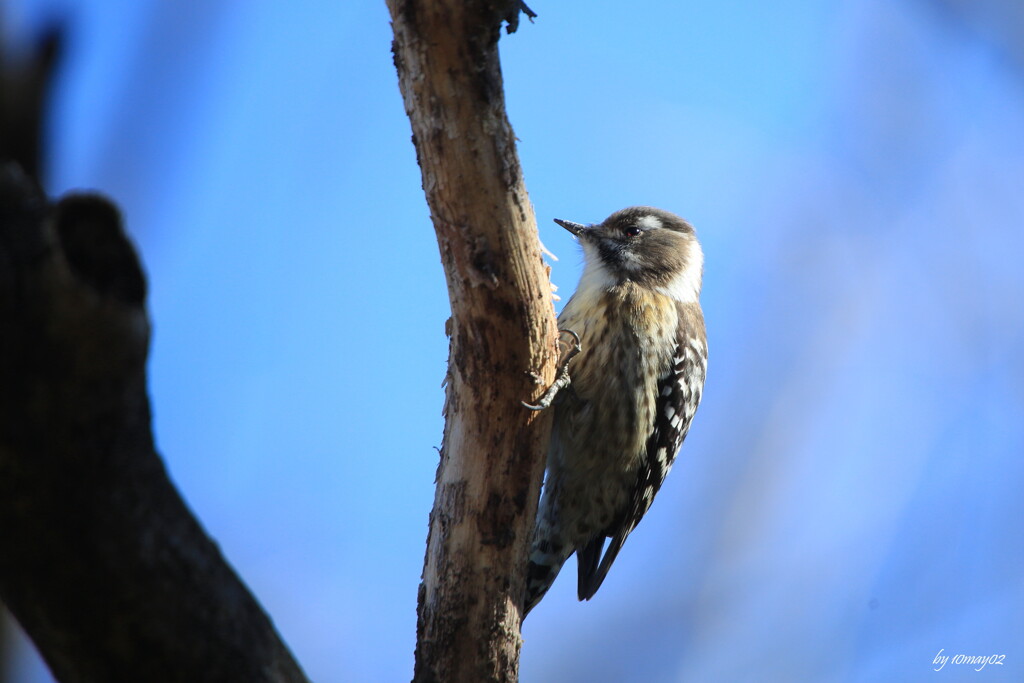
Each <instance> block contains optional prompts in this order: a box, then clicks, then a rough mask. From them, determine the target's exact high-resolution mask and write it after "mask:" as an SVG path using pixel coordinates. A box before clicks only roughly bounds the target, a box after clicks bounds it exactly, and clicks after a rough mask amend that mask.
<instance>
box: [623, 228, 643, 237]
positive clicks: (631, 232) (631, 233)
mask: <svg viewBox="0 0 1024 683" xmlns="http://www.w3.org/2000/svg"><path fill="white" fill-rule="evenodd" d="M622 232H624V233H625V234H626V237H636V236H637V235H639V234H640V228H638V227H636V226H635V225H630V226H627V227H625V228H623V229H622Z"/></svg>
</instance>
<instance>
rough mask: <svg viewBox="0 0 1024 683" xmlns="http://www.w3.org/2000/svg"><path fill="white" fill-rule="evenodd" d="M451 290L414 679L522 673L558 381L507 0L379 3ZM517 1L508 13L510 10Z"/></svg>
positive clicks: (511, 678) (551, 312) (509, 678)
mask: <svg viewBox="0 0 1024 683" xmlns="http://www.w3.org/2000/svg"><path fill="white" fill-rule="evenodd" d="M388 7H389V9H390V11H391V18H392V26H393V29H394V33H395V41H394V46H393V50H394V54H395V65H396V67H397V69H398V76H399V84H400V87H401V91H402V95H403V98H404V100H405V109H406V112H407V113H408V115H409V119H410V121H411V122H412V130H413V142H414V144H415V146H416V152H417V156H418V159H419V164H420V168H421V170H422V175H423V189H424V191H425V193H426V196H427V203H428V204H429V206H430V211H431V217H432V219H433V222H434V228H435V230H436V232H437V239H438V244H439V246H440V250H441V260H442V263H443V265H444V270H445V275H446V278H447V282H448V294H449V297H450V299H451V307H452V318H451V321H450V325H449V333H450V335H451V349H450V356H449V365H448V377H447V395H446V401H445V417H446V422H445V433H444V447H443V449H442V454H441V463H440V466H439V468H438V473H437V491H436V496H435V500H434V509H433V511H432V513H431V516H430V532H429V537H428V540H427V555H426V560H425V563H424V570H423V582H422V584H421V585H420V592H419V606H418V624H417V639H418V640H417V646H416V671H415V680H416V681H445V682H456V681H473V682H474V683H476V682H480V681H515V680H517V678H518V666H519V647H520V643H521V640H520V636H519V629H520V625H521V610H522V599H523V594H524V586H525V570H526V556H527V548H528V544H529V542H530V537H531V533H532V526H533V521H534V517H535V515H536V506H537V497H538V493H539V489H540V481H541V474H542V471H543V467H544V455H545V452H546V447H547V439H548V435H549V430H550V423H549V416H548V415H546V414H544V413H540V414H536V413H532V412H530V411H528V410H526V409H524V408H523V406H522V405H521V403H520V401H522V400H533V399H536V397H537V396H538V395H539V394H540V393H541V391H542V390H543V388H544V386H543V385H546V384H548V383H550V382H551V381H552V380H553V379H554V363H555V356H556V348H555V339H556V327H555V317H554V308H553V306H552V303H551V288H550V284H549V279H548V273H547V268H546V266H545V265H544V264H543V261H542V256H541V247H540V243H539V240H538V238H537V228H536V224H535V219H534V216H533V209H532V207H531V206H530V203H529V200H528V197H527V194H526V188H525V186H524V184H523V179H522V173H521V170H520V165H519V160H518V157H517V155H516V151H515V137H514V134H513V132H512V128H511V126H510V125H509V122H508V118H507V117H506V114H505V103H504V93H503V89H502V79H501V69H500V65H499V61H498V51H497V44H498V37H499V35H500V28H501V22H502V19H503V18H504V19H507V18H510V17H514V16H515V13H516V12H518V8H519V3H516V2H511V3H509V2H485V1H480V0H477V1H470V0H388ZM510 12H511V14H510Z"/></svg>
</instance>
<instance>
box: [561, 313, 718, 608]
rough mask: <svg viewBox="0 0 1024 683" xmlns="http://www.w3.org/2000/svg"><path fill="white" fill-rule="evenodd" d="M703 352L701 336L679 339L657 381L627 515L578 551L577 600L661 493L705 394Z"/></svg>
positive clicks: (590, 591)
mask: <svg viewBox="0 0 1024 683" xmlns="http://www.w3.org/2000/svg"><path fill="white" fill-rule="evenodd" d="M702 327H703V326H702ZM701 332H703V329H701ZM707 353H708V349H707V343H706V341H705V339H704V335H703V334H694V335H692V336H691V335H687V336H685V337H683V338H680V339H679V341H678V343H677V345H676V350H675V354H674V355H673V359H672V367H671V369H670V371H669V374H667V375H666V376H665V377H663V378H662V379H661V380H660V381H659V382H658V403H657V414H656V417H655V421H654V429H653V430H652V432H651V436H650V438H648V440H647V458H646V460H645V461H644V463H643V464H642V465H641V467H640V470H639V472H638V474H637V482H636V486H635V487H634V489H633V498H632V501H631V502H630V505H629V507H628V508H627V509H626V511H625V514H624V515H623V516H622V517H620V518H619V519H618V520H616V522H615V523H614V524H613V526H612V527H610V528H609V529H607V530H606V532H605V534H604V536H599V537H598V538H596V539H594V541H592V542H591V543H589V544H588V545H587V547H586V548H583V549H582V550H580V551H579V552H578V561H579V568H580V572H579V585H578V593H579V598H580V600H589V599H590V598H591V597H593V596H594V593H596V592H597V589H598V588H600V587H601V584H602V583H603V582H604V577H605V576H606V575H607V574H608V570H609V569H610V568H611V566H612V563H613V562H614V561H615V557H616V556H617V555H618V554H619V550H621V549H622V544H623V543H625V542H626V537H627V536H629V534H630V533H631V532H632V531H633V529H635V528H636V525H637V524H639V523H640V520H641V519H643V516H644V514H646V513H647V510H648V509H649V508H650V507H651V502H653V500H654V495H655V494H656V493H657V492H658V490H659V489H661V485H662V484H663V483H664V481H665V477H667V476H668V473H669V470H670V469H672V463H673V462H675V459H676V454H677V453H678V452H679V447H680V446H681V445H682V443H683V439H685V438H686V433H687V432H688V431H689V429H690V422H692V421H693V416H694V414H695V413H696V412H697V406H698V405H699V404H700V399H701V394H702V392H703V391H704V378H705V376H706V375H707V358H708V356H707ZM605 537H609V538H611V542H610V543H609V544H608V548H607V549H606V550H605V551H604V557H603V558H602V557H601V551H602V549H603V546H604V538H605ZM599 559H600V564H599V563H598V560H599Z"/></svg>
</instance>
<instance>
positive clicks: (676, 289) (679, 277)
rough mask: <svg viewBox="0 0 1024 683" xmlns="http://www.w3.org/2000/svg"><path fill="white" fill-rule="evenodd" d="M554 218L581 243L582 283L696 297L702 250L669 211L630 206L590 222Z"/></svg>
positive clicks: (689, 228) (687, 298)
mask: <svg viewBox="0 0 1024 683" xmlns="http://www.w3.org/2000/svg"><path fill="white" fill-rule="evenodd" d="M555 222H556V223H558V224H559V225H561V226H562V227H563V228H565V229H566V230H568V231H569V232H571V233H572V234H574V235H575V236H576V237H577V238H578V239H579V241H580V244H581V245H582V246H583V253H584V256H585V257H586V266H585V270H584V274H583V277H584V280H585V281H589V282H592V283H593V284H595V285H598V286H602V287H604V288H610V287H613V286H616V285H619V284H622V283H623V282H626V281H632V282H635V283H636V284H638V285H640V286H641V287H646V288H649V289H652V290H655V291H659V292H662V293H664V294H668V295H669V296H671V297H672V298H674V299H676V300H678V301H682V302H695V301H697V299H698V297H699V296H700V287H701V277H702V273H703V269H704V254H703V252H702V251H701V248H700V243H699V242H698V241H697V235H696V233H695V232H694V230H693V226H692V225H690V224H689V223H687V222H686V221H685V220H683V219H682V218H680V217H679V216H677V215H675V214H674V213H670V212H668V211H663V210H661V209H655V208H653V207H650V206H632V207H630V208H628V209H622V210H621V211H616V212H615V213H613V214H612V215H611V216H608V218H606V219H605V220H604V221H603V222H601V223H597V224H594V225H582V224H580V223H573V222H572V221H565V220H561V219H558V218H556V219H555Z"/></svg>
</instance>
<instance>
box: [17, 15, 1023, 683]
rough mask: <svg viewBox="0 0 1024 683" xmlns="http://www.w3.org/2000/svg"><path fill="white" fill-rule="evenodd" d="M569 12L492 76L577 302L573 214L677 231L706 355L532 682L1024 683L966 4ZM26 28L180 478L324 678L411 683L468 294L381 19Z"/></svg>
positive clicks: (979, 91)
mask: <svg viewBox="0 0 1024 683" xmlns="http://www.w3.org/2000/svg"><path fill="white" fill-rule="evenodd" d="M548 5H550V6H546V5H544V4H541V3H540V2H539V1H538V2H533V3H531V6H532V7H533V9H535V10H536V11H537V12H538V13H539V15H540V16H539V17H538V19H537V21H536V23H534V24H529V23H524V24H523V25H522V26H521V28H520V31H519V32H518V33H517V34H515V35H513V36H508V37H503V38H502V42H501V47H502V62H503V67H504V73H505V86H506V94H507V105H508V110H509V115H510V118H511V120H512V124H513V126H514V128H515V130H516V133H517V135H518V137H519V139H520V142H519V153H520V155H521V158H522V162H523V169H524V173H525V176H526V183H527V187H528V189H529V190H530V193H531V199H532V201H533V203H534V206H535V209H536V213H537V217H538V221H539V225H540V232H541V238H542V240H543V241H544V243H545V244H546V246H547V247H548V248H549V249H550V250H551V251H553V252H554V253H555V254H557V255H558V257H559V259H560V260H559V261H558V262H557V263H554V264H553V273H552V278H553V281H554V282H555V284H556V285H558V286H559V288H560V293H562V294H563V295H567V294H568V293H569V292H571V291H572V288H573V287H574V286H575V282H576V279H577V278H578V275H579V268H580V255H579V252H578V249H577V247H576V246H575V245H574V244H573V242H572V240H571V238H570V237H569V235H568V234H566V233H565V232H564V231H562V230H560V229H559V228H557V227H556V226H555V225H554V224H553V223H551V219H552V218H555V217H558V218H567V219H571V220H577V221H581V222H592V221H597V220H601V219H602V218H604V217H605V216H606V215H607V214H609V213H611V212H612V211H614V210H616V209H619V208H622V207H624V206H628V205H632V204H652V205H656V206H661V207H663V208H666V209H669V210H672V211H675V212H677V213H679V214H681V215H683V216H685V217H687V218H689V219H690V220H691V221H692V222H693V223H694V224H695V226H696V227H697V230H698V234H699V236H700V238H701V240H702V242H703V245H704V249H705V253H706V267H705V288H704V295H703V302H704V309H705V312H706V316H707V320H708V328H709V344H710V352H711V361H710V368H709V377H708V384H707V388H706V391H705V396H704V403H703V405H702V406H701V409H700V411H699V412H698V415H697V417H696V419H695V422H694V426H693V429H692V431H691V434H690V436H689V438H688V440H687V443H686V444H685V446H684V448H683V452H682V455H681V456H680V458H679V460H678V462H677V465H676V467H675V469H674V471H673V474H672V476H670V477H669V479H668V481H667V483H666V486H665V488H664V489H663V491H662V493H661V494H660V495H659V498H658V502H657V503H656V504H655V505H654V507H653V508H652V511H651V512H650V514H649V515H648V516H647V518H645V520H644V523H643V524H642V525H641V526H640V528H639V529H638V530H637V532H636V533H635V534H633V536H631V538H630V541H629V543H628V544H627V546H626V548H625V549H624V551H623V553H622V555H620V557H619V559H618V560H617V561H616V566H615V568H614V570H613V571H612V572H611V573H610V575H609V578H608V580H607V581H606V583H605V585H604V586H603V587H602V589H601V592H600V593H599V594H598V595H597V596H596V598H595V599H594V600H593V601H591V602H589V603H585V604H577V603H576V601H575V596H574V588H573V583H574V582H573V581H572V580H571V576H570V577H569V579H568V580H567V579H564V578H563V579H562V580H560V581H558V582H557V583H556V585H555V588H554V589H553V590H552V592H551V593H550V594H549V596H548V597H547V598H546V599H545V601H544V603H542V605H541V606H540V607H539V608H538V609H537V610H535V611H534V612H533V613H532V614H531V616H530V619H529V620H528V621H527V623H526V626H525V630H524V638H525V644H524V647H523V655H522V680H523V681H524V682H525V681H598V682H600V681H634V680H635V681H641V680H642V681H666V682H669V681H681V680H688V681H744V680H749V681H761V680H793V681H798V680H808V681H824V680H829V681H833V680H834V681H873V680H901V681H916V680H926V679H930V677H932V676H935V675H937V674H936V673H935V672H934V671H933V670H932V669H933V667H934V666H935V665H933V663H932V662H933V659H934V658H935V656H936V654H937V653H938V652H939V651H940V650H944V652H945V654H947V655H956V654H961V653H962V654H968V655H980V654H984V655H988V654H1005V655H1006V659H1005V664H1004V665H1002V666H998V665H993V666H990V667H988V668H986V669H985V671H984V672H978V673H976V672H974V671H973V670H971V669H970V668H969V667H967V666H965V665H955V664H948V665H947V666H946V668H945V669H944V672H943V675H946V676H947V678H951V679H954V680H968V679H970V680H973V678H971V677H972V676H980V675H984V676H986V677H988V678H990V679H993V680H1011V679H1012V680H1018V679H1019V678H1020V677H1021V668H1020V667H1021V656H1022V655H1024V651H1022V649H1021V645H1020V643H1021V642H1024V617H1022V616H1021V615H1022V614H1024V609H1022V608H1024V587H1022V584H1021V579H1020V577H1021V576H1022V572H1024V537H1022V535H1021V533H1020V530H1019V526H1020V523H1019V520H1020V519H1021V517H1022V513H1024V502H1022V499H1021V497H1020V495H1019V491H1020V488H1021V483H1022V481H1024V464H1022V462H1024V461H1022V460H1021V458H1020V455H1021V452H1022V450H1024V394H1022V392H1021V387H1022V386H1024V363H1022V358H1021V352H1020V349H1021V348H1024V306H1022V305H1021V294H1022V292H1024V275H1022V270H1021V269H1020V267H1019V259H1020V254H1021V253H1024V237H1022V231H1021V229H1020V226H1021V224H1022V219H1024V192H1022V191H1021V190H1022V187H1021V179H1022V178H1024V134H1022V133H1024V96H1022V93H1024V89H1022V85H1024V69H1022V68H1021V65H1022V63H1024V62H1022V61H1021V60H1016V61H1015V58H1014V56H1013V53H1012V52H1008V51H1007V49H1006V44H1005V43H1000V42H999V40H998V38H999V36H1000V35H1001V34H1000V33H999V32H998V31H995V32H993V31H991V30H986V28H985V27H986V26H987V27H989V28H991V26H992V25H993V24H992V23H991V20H990V19H987V20H986V21H989V22H990V23H988V24H986V23H984V22H981V23H978V21H975V19H977V17H976V16H974V15H971V14H969V13H968V14H964V13H963V11H965V10H963V7H964V6H963V5H962V4H961V3H958V2H954V1H953V0H933V1H929V0H889V1H886V2H883V1H882V0H857V1H854V0H843V1H841V2H837V3H819V2H810V1H809V0H803V1H798V0H791V1H789V2H780V3H772V4H771V5H770V7H769V5H768V4H765V3H761V5H760V8H758V7H754V3H740V2H719V3H713V2H691V3H674V2H648V3H637V4H635V5H633V6H629V7H628V8H626V7H625V6H621V5H611V4H609V5H608V6H607V7H604V8H595V4H594V3H583V2H579V1H572V2H570V1H566V2H561V3H548ZM983 6H984V7H985V8H987V9H988V10H991V11H992V12H995V13H996V16H998V12H999V11H1000V8H1007V7H1010V3H1000V2H996V1H995V0H991V1H989V2H986V3H983ZM951 8H952V9H951ZM7 14H8V22H7V26H6V30H7V31H8V32H9V33H10V34H12V35H14V36H15V37H18V36H20V37H21V38H24V37H25V36H31V35H33V33H34V32H36V31H37V30H38V29H39V28H40V26H42V25H43V24H44V23H45V22H46V20H47V18H52V17H58V16H63V17H67V18H69V21H71V24H70V27H71V35H70V44H69V49H68V52H67V60H66V62H65V64H64V66H63V68H62V70H61V72H60V75H59V79H58V81H57V87H56V90H55V93H54V99H53V109H52V112H51V113H52V118H51V120H50V123H49V140H50V143H51V155H50V159H49V162H50V164H49V168H50V172H49V174H48V179H47V184H48V187H49V189H50V191H51V192H53V193H55V194H59V193H61V192H64V191H67V190H69V189H74V188H91V189H97V190H99V191H102V192H104V193H106V194H107V195H109V196H111V197H112V198H113V199H115V200H116V201H117V202H118V203H119V205H120V206H121V207H122V208H123V210H124V213H125V215H126V219H127V221H128V225H129V227H130V230H131V233H132V235H133V237H134V239H135V241H136V243H137V245H138V246H139V249H140V251H141V253H142V258H143V261H144V264H145V267H146V270H147V273H148V275H149V280H150V286H151V297H150V302H149V305H150V314H151V318H152V321H153V326H154V337H153V347H152V354H151V360H150V380H151V386H150V389H151V394H152V400H153V404H154V412H155V429H156V436H157V442H158V445H159V448H160V450H161V452H162V454H163V455H164V457H165V459H166V461H167V463H168V467H169V469H170V472H171V475H172V477H173V479H174V480H175V482H176V483H177V484H178V486H179V488H180V489H181V491H182V493H183V495H184V496H185V498H186V499H187V501H188V502H189V504H190V505H191V507H192V508H193V509H194V510H195V512H196V513H197V515H198V516H199V517H200V519H201V520H202V521H203V523H204V525H205V526H206V528H207V529H208V530H209V532H210V533H211V534H212V535H213V536H214V537H215V538H216V539H217V541H218V542H219V543H220V545H221V547H222V548H223V550H224V552H225V553H226V555H227V557H228V558H229V559H230V561H231V562H232V564H233V565H234V566H235V567H236V568H237V569H238V570H239V572H240V574H241V575H242V576H243V578H244V579H245V581H246V582H247V584H248V585H249V586H250V587H251V588H252V589H253V591H254V592H255V593H256V595H257V596H258V597H259V599H260V600H261V602H262V603H263V604H264V606H265V607H266V608H267V610H268V611H269V612H270V614H271V615H272V616H273V618H274V620H275V623H276V624H277V626H278V627H279V629H280V630H281V632H282V634H283V635H284V637H285V639H286V640H287V641H288V643H289V645H290V646H291V648H292V649H293V650H294V652H295V653H296V655H297V656H298V658H299V660H300V661H301V662H302V663H303V665H304V667H305V668H306V670H307V672H308V673H309V674H310V676H311V677H312V678H313V679H314V680H317V681H393V680H408V678H409V677H410V675H411V671H412V652H413V645H414V633H415V596H416V587H417V583H418V580H419V574H420V570H421V567H422V560H423V551H424V541H425V536H426V528H427V526H426V525H427V514H428V511H429V509H430V506H431V503H432V500H433V475H434V470H435V467H436V464H437V453H436V451H435V450H434V448H435V446H437V445H439V443H440V438H441V430H442V420H441V414H440V413H441V406H442V400H443V396H442V391H441V380H442V379H443V376H444V369H445V362H446V355H447V340H446V338H445V336H444V332H443V330H444V321H445V319H446V317H447V315H448V301H447V294H446V290H445V285H444V278H443V273H442V271H441V266H440V262H439V259H438V254H437V247H436V242H435V240H434V235H433V230H432V227H431V225H430V221H429V216H428V212H427V207H426V203H425V201H424V199H423V195H422V191H421V189H420V180H419V170H418V169H417V167H416V163H415V155H414V152H413V148H412V145H411V142H410V129H409V124H408V121H407V119H406V118H405V114H404V110H403V106H402V102H401V98H400V96H399V93H398V87H397V82H396V77H395V73H394V68H393V65H392V62H391V55H390V41H391V35H390V28H389V25H388V17H387V12H386V9H385V7H384V4H383V2H379V3H378V2H352V3H332V2H308V3H302V4H301V6H300V5H296V4H292V5H288V6H287V7H286V6H285V5H284V4H282V3H270V2H255V3H242V2H221V3H201V2H159V1H158V0H146V1H142V0H135V1H134V2H127V1H124V0H121V1H115V0H104V1H94V2H74V1H71V0H14V1H12V2H9V3H7ZM995 25H996V26H998V25H999V24H998V20H997V21H996V23H995ZM16 668H17V670H16V672H15V674H14V676H13V680H14V681H16V682H17V683H29V682H35V681H45V680H47V678H46V675H45V673H44V671H43V670H41V667H40V665H39V664H38V662H35V661H34V660H33V659H32V658H31V656H30V655H29V654H25V655H24V657H23V658H22V659H21V660H20V663H19V664H18V665H17V667H16ZM951 672H952V673H951Z"/></svg>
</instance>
